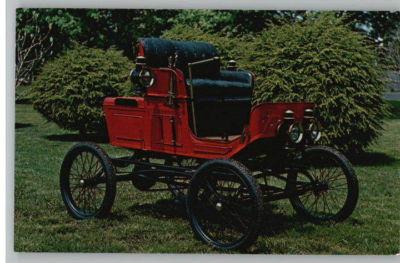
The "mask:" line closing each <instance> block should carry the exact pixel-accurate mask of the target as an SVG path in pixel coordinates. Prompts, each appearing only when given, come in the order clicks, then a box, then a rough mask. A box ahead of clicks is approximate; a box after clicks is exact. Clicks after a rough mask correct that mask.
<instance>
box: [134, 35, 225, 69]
mask: <svg viewBox="0 0 400 263" xmlns="http://www.w3.org/2000/svg"><path fill="white" fill-rule="evenodd" d="M139 44H140V45H142V47H143V49H144V53H145V57H146V63H147V65H149V66H150V67H167V66H168V58H169V57H170V56H173V57H174V56H175V53H177V54H178V59H177V63H176V66H177V68H179V69H180V70H182V71H183V72H184V74H185V76H186V77H188V63H192V62H196V61H200V60H204V59H209V58H213V57H217V56H218V51H217V49H216V48H215V47H214V46H213V45H211V44H210V43H206V42H200V41H175V40H167V39H161V38H140V39H139ZM219 70H220V65H219V62H218V61H216V62H214V63H208V64H207V65H201V66H196V69H195V72H196V73H195V75H196V76H216V75H217V74H218V73H219Z"/></svg>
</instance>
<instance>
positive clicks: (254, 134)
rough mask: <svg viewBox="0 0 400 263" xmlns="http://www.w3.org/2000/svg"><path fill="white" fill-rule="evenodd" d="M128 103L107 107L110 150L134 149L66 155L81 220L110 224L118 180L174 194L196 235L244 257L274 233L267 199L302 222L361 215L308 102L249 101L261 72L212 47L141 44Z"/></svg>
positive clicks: (65, 193)
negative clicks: (225, 58)
mask: <svg viewBox="0 0 400 263" xmlns="http://www.w3.org/2000/svg"><path fill="white" fill-rule="evenodd" d="M130 78H131V80H132V83H133V86H134V88H135V90H134V92H132V93H133V94H132V96H130V97H107V98H105V99H104V103H103V111H104V114H105V119H106V124H107V129H108V136H109V142H110V144H111V145H113V146H117V147H122V148H126V149H131V150H132V154H130V155H129V156H126V157H118V158H111V157H109V156H108V155H107V154H106V153H105V152H104V151H103V150H102V149H101V148H100V147H99V146H98V145H96V144H94V143H89V142H82V143H78V144H76V145H74V146H73V147H72V148H71V149H70V151H69V152H68V153H67V154H66V156H65V159H64V161H63V164H62V167H61V172H60V187H61V194H62V198H63V201H64V203H65V205H66V208H67V210H68V212H69V213H70V214H71V216H73V217H74V218H76V219H89V218H101V217H106V216H107V215H108V214H109V213H110V212H111V208H112V205H113V202H114V199H115V195H116V184H117V182H119V181H131V182H132V184H133V185H134V186H135V187H136V188H137V189H139V190H142V191H170V192H171V193H172V196H173V198H174V200H176V201H177V204H182V205H183V206H184V207H185V209H186V211H187V215H188V218H189V221H190V224H191V227H192V229H193V232H194V234H195V236H196V237H197V238H198V239H200V240H202V241H204V242H205V243H207V244H209V245H211V246H213V247H215V248H218V249H224V250H228V249H244V248H246V247H248V246H250V245H251V244H253V243H254V242H255V240H256V239H257V236H258V234H259V232H260V230H261V229H262V228H264V229H268V227H269V226H268V225H266V224H265V223H264V222H265V220H266V217H270V216H273V214H271V213H269V214H268V213H265V211H264V210H263V207H264V203H265V202H270V201H274V200H280V199H285V198H287V199H289V200H290V203H291V204H292V206H293V208H294V210H295V211H296V212H297V213H298V214H299V217H302V218H305V219H307V220H309V221H312V222H315V223H321V222H338V221H342V220H344V219H346V218H347V217H349V216H350V215H351V213H352V212H353V210H354V208H355V206H356V203H357V198H358V182H357V178H356V175H355V173H354V170H353V168H352V166H351V164H350V162H349V161H348V160H347V159H346V157H345V156H344V155H343V154H341V153H340V152H338V151H337V150H335V149H332V148H329V147H326V146H320V145H317V144H316V143H317V142H318V141H319V139H320V137H321V130H320V129H321V126H320V124H319V122H318V120H317V118H316V117H315V114H314V113H315V111H316V109H315V105H314V104H313V103H309V102H296V103H262V104H259V105H252V103H251V100H252V93H253V87H254V81H255V79H254V75H253V74H252V73H251V72H249V71H246V70H241V69H238V68H237V66H236V63H235V61H233V60H231V61H229V62H227V66H226V68H223V67H222V63H221V61H220V58H219V56H218V51H217V50H216V48H215V47H214V46H213V45H211V44H208V43H204V42H194V41H172V40H164V39H159V38H142V39H139V41H138V44H137V54H136V68H135V69H133V70H132V71H131V73H130Z"/></svg>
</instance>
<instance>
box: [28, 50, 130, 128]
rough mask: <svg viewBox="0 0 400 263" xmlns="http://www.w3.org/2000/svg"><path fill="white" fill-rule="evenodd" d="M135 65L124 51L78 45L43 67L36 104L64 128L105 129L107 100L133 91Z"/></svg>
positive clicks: (34, 92) (35, 84) (35, 85)
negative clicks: (105, 101)
mask: <svg viewBox="0 0 400 263" xmlns="http://www.w3.org/2000/svg"><path fill="white" fill-rule="evenodd" d="M133 67H134V65H133V64H132V62H131V61H130V60H129V59H128V58H126V57H124V56H123V55H122V53H121V52H120V51H117V50H114V49H109V50H101V49H96V48H88V47H85V46H80V45H76V46H75V47H74V48H73V49H71V50H68V51H66V52H65V53H64V54H62V55H61V56H59V57H58V58H55V59H54V60H51V61H49V62H48V63H46V64H45V65H44V66H43V69H42V71H41V73H40V74H39V76H38V78H37V79H36V80H35V81H34V82H33V83H32V96H31V97H32V98H33V106H34V108H35V109H36V110H38V111H39V112H40V113H41V114H42V115H43V116H44V117H45V118H46V119H47V120H49V121H53V122H55V123H56V124H57V125H58V126H60V127H61V128H64V129H68V130H77V131H79V132H80V133H81V134H85V133H87V132H103V131H104V130H105V129H104V127H105V122H104V118H103V111H102V103H103V100H104V98H105V97H107V96H117V95H124V94H128V93H129V90H130V85H129V80H128V75H129V71H130V70H131V69H132V68H133Z"/></svg>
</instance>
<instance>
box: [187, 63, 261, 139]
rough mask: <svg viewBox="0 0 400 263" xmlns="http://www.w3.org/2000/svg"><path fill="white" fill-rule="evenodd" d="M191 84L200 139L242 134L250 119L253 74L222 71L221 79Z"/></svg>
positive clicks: (219, 77) (196, 81)
mask: <svg viewBox="0 0 400 263" xmlns="http://www.w3.org/2000/svg"><path fill="white" fill-rule="evenodd" d="M192 83H193V92H194V102H195V113H196V121H197V134H198V136H200V137H204V136H225V135H236V134H240V133H241V132H242V129H243V126H244V125H245V124H246V123H247V122H248V120H249V116H250V109H251V97H252V91H253V77H252V75H251V73H250V72H248V71H227V70H221V71H220V74H219V76H218V77H215V78H213V79H203V78H202V79H193V81H192Z"/></svg>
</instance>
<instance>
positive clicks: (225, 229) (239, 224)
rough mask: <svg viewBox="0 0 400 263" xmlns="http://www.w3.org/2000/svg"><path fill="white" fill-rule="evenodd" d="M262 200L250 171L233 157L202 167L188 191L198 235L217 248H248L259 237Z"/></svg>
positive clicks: (190, 218) (188, 201)
mask: <svg viewBox="0 0 400 263" xmlns="http://www.w3.org/2000/svg"><path fill="white" fill-rule="evenodd" d="M262 210H263V201H262V194H261V191H260V188H259V187H258V185H257V183H256V181H255V180H254V178H253V177H251V173H250V171H249V170H248V169H247V168H246V167H245V166H244V165H242V164H241V163H239V162H237V161H234V160H211V161H208V162H206V163H204V164H203V165H201V166H200V168H199V169H198V171H197V172H196V173H195V175H194V177H193V179H192V181H191V183H190V187H189V190H188V197H187V212H188V216H189V220H190V223H191V226H192V229H193V231H194V233H195V235H196V236H197V237H198V238H199V239H200V240H202V241H204V242H205V243H207V244H210V245H211V246H214V247H215V248H218V249H223V250H228V249H245V248H247V247H248V246H250V245H251V244H252V243H253V242H254V241H255V240H256V239H257V236H258V229H259V226H260V223H261V215H262Z"/></svg>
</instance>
